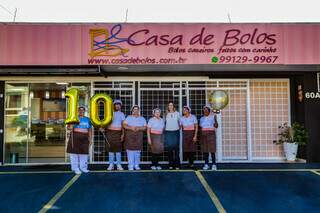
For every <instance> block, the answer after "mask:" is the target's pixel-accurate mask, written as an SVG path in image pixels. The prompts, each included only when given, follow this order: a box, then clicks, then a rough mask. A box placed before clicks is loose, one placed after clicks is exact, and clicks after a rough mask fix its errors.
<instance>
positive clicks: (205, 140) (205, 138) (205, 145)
mask: <svg viewBox="0 0 320 213" xmlns="http://www.w3.org/2000/svg"><path fill="white" fill-rule="evenodd" d="M200 144H201V151H202V152H207V153H208V152H211V153H215V152H216V131H201V136H200Z"/></svg>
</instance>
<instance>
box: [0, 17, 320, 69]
mask: <svg viewBox="0 0 320 213" xmlns="http://www.w3.org/2000/svg"><path fill="white" fill-rule="evenodd" d="M319 35H320V24H200V23H199V24H142V23H141V24H130V23H126V24H0V55H1V57H0V65H87V64H100V65H109V64H110V65H112V64H119V65H141V64H320V58H319V55H320V51H319V48H318V47H319V45H320V36H319Z"/></svg>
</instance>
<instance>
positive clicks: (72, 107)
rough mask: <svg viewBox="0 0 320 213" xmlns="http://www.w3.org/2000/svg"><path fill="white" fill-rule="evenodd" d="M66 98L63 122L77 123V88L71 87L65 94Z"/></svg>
mask: <svg viewBox="0 0 320 213" xmlns="http://www.w3.org/2000/svg"><path fill="white" fill-rule="evenodd" d="M65 97H67V98H68V104H67V106H68V111H67V113H68V114H67V118H66V120H65V121H64V122H65V124H76V123H79V122H80V121H79V117H78V100H79V90H78V89H76V88H71V89H69V90H68V91H67V93H66V94H65Z"/></svg>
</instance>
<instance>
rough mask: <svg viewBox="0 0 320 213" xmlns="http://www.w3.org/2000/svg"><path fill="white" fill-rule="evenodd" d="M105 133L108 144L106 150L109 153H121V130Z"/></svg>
mask: <svg viewBox="0 0 320 213" xmlns="http://www.w3.org/2000/svg"><path fill="white" fill-rule="evenodd" d="M106 133H107V134H106V137H107V139H108V142H109V144H110V147H108V145H107V146H106V148H107V150H108V151H109V152H121V151H122V142H121V134H122V130H110V129H108V130H107V131H106ZM108 148H109V149H108Z"/></svg>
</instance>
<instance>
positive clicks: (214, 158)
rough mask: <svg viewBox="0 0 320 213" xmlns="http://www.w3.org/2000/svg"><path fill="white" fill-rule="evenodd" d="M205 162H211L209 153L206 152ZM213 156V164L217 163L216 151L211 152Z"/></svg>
mask: <svg viewBox="0 0 320 213" xmlns="http://www.w3.org/2000/svg"><path fill="white" fill-rule="evenodd" d="M203 158H204V163H205V164H209V153H208V152H205V153H203ZM211 158H212V164H216V154H215V153H214V152H211Z"/></svg>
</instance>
